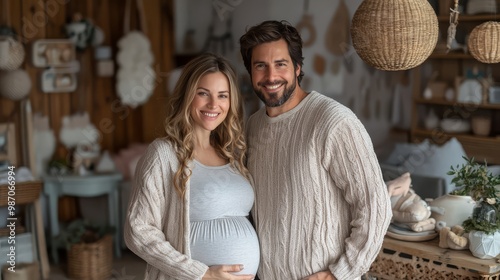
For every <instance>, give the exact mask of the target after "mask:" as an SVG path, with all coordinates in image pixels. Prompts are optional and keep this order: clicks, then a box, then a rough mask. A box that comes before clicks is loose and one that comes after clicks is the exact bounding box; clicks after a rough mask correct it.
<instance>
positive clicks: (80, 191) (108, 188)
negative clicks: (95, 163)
mask: <svg viewBox="0 0 500 280" xmlns="http://www.w3.org/2000/svg"><path fill="white" fill-rule="evenodd" d="M121 180H122V175H121V174H120V173H106V174H92V175H85V176H78V175H64V176H45V177H43V181H44V188H43V191H44V193H45V194H46V195H47V198H48V205H49V217H50V237H51V238H52V240H51V241H52V243H51V244H52V246H51V255H52V259H53V261H54V263H56V264H57V263H59V256H58V253H57V247H56V246H54V245H53V244H54V240H55V238H56V237H57V236H58V235H59V219H58V201H59V197H61V196H63V195H68V196H77V197H95V196H100V195H104V194H107V195H108V208H109V224H110V226H113V227H114V228H115V229H116V232H115V236H114V238H113V242H114V250H115V255H116V257H121V248H120V239H121V234H122V230H121V227H120V218H119V217H120V213H119V212H120V207H119V185H120V181H121Z"/></svg>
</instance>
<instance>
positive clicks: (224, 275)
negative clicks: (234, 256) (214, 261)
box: [201, 264, 255, 280]
mask: <svg viewBox="0 0 500 280" xmlns="http://www.w3.org/2000/svg"><path fill="white" fill-rule="evenodd" d="M242 270H243V265H240V264H233V265H213V266H210V267H209V268H208V270H207V272H206V273H205V275H203V277H202V278H201V279H202V280H212V279H214V280H215V279H227V280H252V279H254V277H255V275H252V274H244V275H234V274H232V272H240V271H242Z"/></svg>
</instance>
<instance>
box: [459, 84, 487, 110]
mask: <svg viewBox="0 0 500 280" xmlns="http://www.w3.org/2000/svg"><path fill="white" fill-rule="evenodd" d="M482 101H483V87H482V86H481V83H480V82H479V81H478V80H474V79H467V80H465V81H463V82H462V83H461V84H460V86H459V87H458V96H457V102H460V103H473V104H481V103H482Z"/></svg>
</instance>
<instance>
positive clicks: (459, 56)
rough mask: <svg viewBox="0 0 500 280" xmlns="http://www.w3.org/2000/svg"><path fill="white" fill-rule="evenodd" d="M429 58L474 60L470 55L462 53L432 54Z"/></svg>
mask: <svg viewBox="0 0 500 280" xmlns="http://www.w3.org/2000/svg"><path fill="white" fill-rule="evenodd" d="M429 58H436V59H475V58H474V57H473V56H472V55H471V54H469V53H463V52H460V51H458V52H449V53H441V52H439V53H432V54H431V55H430V56H429Z"/></svg>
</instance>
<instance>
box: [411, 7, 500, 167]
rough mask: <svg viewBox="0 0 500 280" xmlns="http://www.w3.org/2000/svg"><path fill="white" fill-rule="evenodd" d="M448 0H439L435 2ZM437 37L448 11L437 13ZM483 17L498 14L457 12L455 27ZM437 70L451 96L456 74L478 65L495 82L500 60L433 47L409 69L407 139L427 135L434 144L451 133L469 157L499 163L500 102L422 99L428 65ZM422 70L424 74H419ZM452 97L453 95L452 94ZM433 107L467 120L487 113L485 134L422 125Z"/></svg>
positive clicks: (496, 17)
mask: <svg viewBox="0 0 500 280" xmlns="http://www.w3.org/2000/svg"><path fill="white" fill-rule="evenodd" d="M450 2H452V1H447V0H440V2H439V4H440V5H441V4H443V3H448V4H449V3H450ZM438 20H439V29H440V34H441V40H443V39H446V35H447V29H448V26H449V14H446V15H445V14H442V15H438ZM486 21H500V14H498V13H497V14H481V15H467V14H460V16H459V23H458V26H457V28H461V31H462V32H466V33H467V34H469V33H470V31H472V29H473V28H474V27H476V26H477V25H479V24H481V23H483V22H486ZM427 66H431V67H432V71H433V72H434V71H435V72H436V73H438V80H439V81H442V82H445V83H446V84H447V86H448V87H450V88H452V89H454V91H455V97H456V96H457V95H458V90H457V88H456V79H457V77H464V76H465V75H466V73H467V71H468V70H470V69H472V68H476V69H479V71H481V72H483V73H492V78H493V80H494V81H495V82H496V83H500V64H498V63H497V64H483V63H481V62H479V61H477V60H475V59H474V57H473V56H472V55H470V54H469V53H467V52H464V51H463V50H456V51H450V52H448V53H444V52H443V51H438V50H436V51H435V52H434V53H433V54H432V55H431V56H430V57H429V58H428V59H427V61H426V62H424V64H422V65H421V66H419V67H417V68H414V69H412V70H411V72H412V80H413V110H412V123H411V129H410V141H412V142H421V141H423V140H425V139H429V140H431V141H432V142H434V143H436V144H443V143H445V142H446V141H448V140H449V139H450V138H451V137H456V138H457V139H458V140H459V141H460V143H461V144H462V146H463V147H464V150H465V152H466V153H467V155H468V156H469V157H472V156H473V157H474V158H475V159H476V160H478V161H483V160H486V161H487V162H488V164H500V104H498V103H489V102H488V101H487V100H486V101H484V102H482V103H480V104H473V103H460V102H456V101H448V100H446V99H445V98H432V99H425V98H424V96H423V92H424V90H425V88H426V86H427V82H428V79H429V77H428V72H425V71H424V70H426V71H428V69H429V68H428V67H427ZM423 73H426V74H427V75H426V76H423ZM455 100H456V98H455ZM430 110H434V112H437V116H438V118H439V119H443V118H445V117H450V116H451V117H453V118H461V119H463V120H466V121H470V120H471V119H472V117H473V116H474V115H476V114H478V113H482V114H484V113H486V114H489V115H490V116H491V119H492V125H491V132H490V134H489V135H488V136H478V135H475V134H474V133H473V132H472V131H470V132H467V133H452V132H449V131H446V130H443V129H442V128H440V127H437V128H434V129H430V130H429V129H426V128H425V117H426V116H427V114H428V113H429V112H430Z"/></svg>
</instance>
